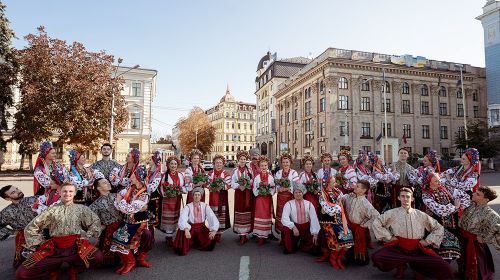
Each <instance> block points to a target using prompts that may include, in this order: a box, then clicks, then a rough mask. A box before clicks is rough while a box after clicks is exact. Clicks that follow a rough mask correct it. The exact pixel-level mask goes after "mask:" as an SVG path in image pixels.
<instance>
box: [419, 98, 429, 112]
mask: <svg viewBox="0 0 500 280" xmlns="http://www.w3.org/2000/svg"><path fill="white" fill-rule="evenodd" d="M420 113H421V114H422V115H429V101H421V102H420Z"/></svg>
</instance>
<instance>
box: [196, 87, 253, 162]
mask: <svg viewBox="0 0 500 280" xmlns="http://www.w3.org/2000/svg"><path fill="white" fill-rule="evenodd" d="M205 114H207V117H208V119H209V121H210V122H211V123H212V125H213V126H214V127H215V129H216V132H215V142H214V144H213V146H212V151H211V153H210V154H209V155H207V158H208V159H210V160H211V159H212V158H213V157H214V156H215V155H216V154H220V155H223V156H224V157H226V159H232V160H234V159H236V152H237V151H239V150H244V151H248V150H250V149H251V148H253V147H255V130H256V128H255V104H251V103H245V102H239V101H236V100H235V99H234V97H233V96H232V95H231V93H230V91H229V86H228V87H227V90H226V94H225V95H224V96H223V97H222V98H221V99H220V101H219V103H218V104H217V105H215V106H214V107H212V108H210V109H208V110H206V111H205Z"/></svg>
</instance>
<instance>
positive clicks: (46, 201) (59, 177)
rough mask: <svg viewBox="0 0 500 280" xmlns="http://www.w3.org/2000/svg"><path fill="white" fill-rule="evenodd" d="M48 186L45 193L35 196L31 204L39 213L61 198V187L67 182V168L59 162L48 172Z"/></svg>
mask: <svg viewBox="0 0 500 280" xmlns="http://www.w3.org/2000/svg"><path fill="white" fill-rule="evenodd" d="M50 182H51V183H50V186H49V188H48V189H45V193H44V194H43V195H41V196H39V197H38V198H37V200H36V201H35V203H34V204H33V205H32V206H31V208H32V209H33V211H35V212H37V213H38V214H41V213H42V212H43V211H45V210H46V209H47V208H49V207H50V206H51V205H53V204H55V203H57V202H59V201H60V199H61V187H62V186H63V185H64V183H66V182H68V170H66V167H64V166H63V165H60V164H56V165H55V166H54V168H53V169H52V171H51V172H50Z"/></svg>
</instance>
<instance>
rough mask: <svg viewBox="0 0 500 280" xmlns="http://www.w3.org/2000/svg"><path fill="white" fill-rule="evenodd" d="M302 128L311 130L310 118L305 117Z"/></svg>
mask: <svg viewBox="0 0 500 280" xmlns="http://www.w3.org/2000/svg"><path fill="white" fill-rule="evenodd" d="M304 129H305V131H311V129H312V119H307V120H305V121H304Z"/></svg>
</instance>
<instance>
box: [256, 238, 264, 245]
mask: <svg viewBox="0 0 500 280" xmlns="http://www.w3.org/2000/svg"><path fill="white" fill-rule="evenodd" d="M257 244H258V245H259V246H262V245H264V244H266V239H265V238H261V237H259V238H258V241H257Z"/></svg>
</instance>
